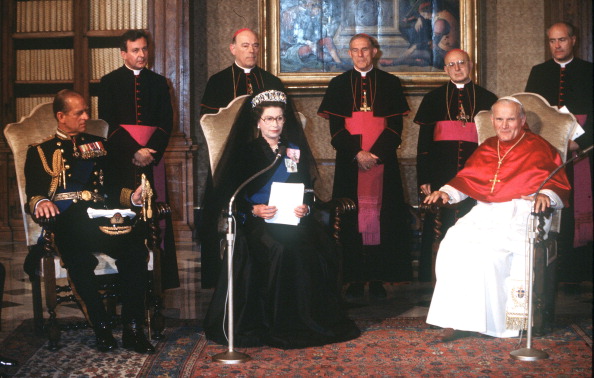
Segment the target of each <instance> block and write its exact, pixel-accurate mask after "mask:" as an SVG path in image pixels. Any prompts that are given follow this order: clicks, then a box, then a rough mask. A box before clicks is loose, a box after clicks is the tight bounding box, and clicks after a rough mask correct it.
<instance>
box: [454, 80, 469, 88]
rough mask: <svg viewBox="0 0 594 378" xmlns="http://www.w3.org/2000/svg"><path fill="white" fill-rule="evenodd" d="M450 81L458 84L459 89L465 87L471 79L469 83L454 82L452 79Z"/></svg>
mask: <svg viewBox="0 0 594 378" xmlns="http://www.w3.org/2000/svg"><path fill="white" fill-rule="evenodd" d="M450 81H451V82H452V84H454V85H455V86H456V88H458V89H462V88H464V86H465V85H466V84H468V83H470V80H468V83H462V84H461V83H454V82H453V81H452V80H450Z"/></svg>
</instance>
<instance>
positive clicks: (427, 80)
mask: <svg viewBox="0 0 594 378" xmlns="http://www.w3.org/2000/svg"><path fill="white" fill-rule="evenodd" d="M283 1H290V0H260V12H259V17H260V35H261V44H262V46H261V51H260V54H261V56H260V62H262V67H263V68H264V69H266V70H267V71H269V72H270V73H272V74H274V75H276V76H278V77H279V78H280V79H281V80H282V82H283V83H284V85H285V86H286V87H287V89H288V90H289V91H291V92H293V93H318V92H323V91H324V90H325V89H326V88H327V86H328V83H329V82H330V80H331V79H332V78H333V77H335V76H337V75H338V74H340V71H338V72H281V47H280V45H281V35H280V34H281V15H280V11H281V5H282V4H281V2H283ZM358 1H361V0H358ZM393 1H394V4H395V5H394V6H396V5H398V1H401V0H393ZM458 3H459V47H460V48H461V49H462V50H465V51H467V52H468V53H469V54H470V56H471V59H473V60H474V61H475V63H477V64H475V65H474V67H473V72H471V77H472V78H476V77H478V70H479V67H478V66H479V64H478V59H477V58H478V53H479V46H478V32H477V26H478V14H477V13H478V12H477V0H458ZM363 29H364V30H361V28H358V29H357V32H367V33H368V34H370V35H374V33H373V30H367V29H365V28H363ZM382 31H383V30H382ZM354 33H355V32H353V34H354ZM351 67H352V66H351ZM380 68H381V69H384V70H386V71H388V72H390V73H392V74H394V75H396V76H398V77H399V78H400V79H401V81H402V84H403V86H404V89H405V91H406V92H408V93H411V92H413V93H414V92H424V91H427V90H428V89H431V88H435V87H437V86H439V85H442V84H444V83H445V82H447V80H448V76H447V74H446V73H445V72H444V71H443V69H436V68H432V70H433V71H430V72H429V71H421V72H419V71H402V70H395V71H392V70H391V69H387V68H384V67H380ZM345 70H346V69H343V70H342V71H345Z"/></svg>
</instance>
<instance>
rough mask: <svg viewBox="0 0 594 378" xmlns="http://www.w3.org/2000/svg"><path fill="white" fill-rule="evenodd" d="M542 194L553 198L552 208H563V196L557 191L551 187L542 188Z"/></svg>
mask: <svg viewBox="0 0 594 378" xmlns="http://www.w3.org/2000/svg"><path fill="white" fill-rule="evenodd" d="M540 194H544V195H545V196H547V197H549V199H550V200H551V208H553V209H562V208H563V201H561V198H560V197H559V196H558V195H557V193H555V192H554V191H552V190H551V189H542V190H541V191H540Z"/></svg>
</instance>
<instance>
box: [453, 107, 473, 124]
mask: <svg viewBox="0 0 594 378" xmlns="http://www.w3.org/2000/svg"><path fill="white" fill-rule="evenodd" d="M456 119H457V120H458V121H461V122H462V126H463V127H466V122H468V121H470V117H469V116H467V115H466V113H465V112H464V106H462V105H460V114H458V116H457V117H456Z"/></svg>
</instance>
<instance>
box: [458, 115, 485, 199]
mask: <svg viewBox="0 0 594 378" xmlns="http://www.w3.org/2000/svg"><path fill="white" fill-rule="evenodd" d="M456 119H457V120H458V121H461V122H462V126H463V127H466V122H468V121H470V117H469V116H468V115H466V112H464V106H462V105H460V114H458V116H457V117H456ZM491 193H492V191H491Z"/></svg>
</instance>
